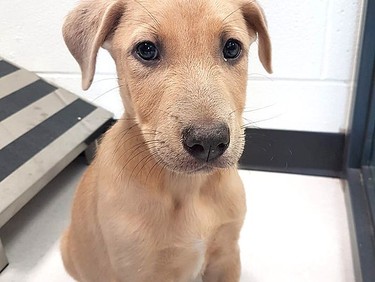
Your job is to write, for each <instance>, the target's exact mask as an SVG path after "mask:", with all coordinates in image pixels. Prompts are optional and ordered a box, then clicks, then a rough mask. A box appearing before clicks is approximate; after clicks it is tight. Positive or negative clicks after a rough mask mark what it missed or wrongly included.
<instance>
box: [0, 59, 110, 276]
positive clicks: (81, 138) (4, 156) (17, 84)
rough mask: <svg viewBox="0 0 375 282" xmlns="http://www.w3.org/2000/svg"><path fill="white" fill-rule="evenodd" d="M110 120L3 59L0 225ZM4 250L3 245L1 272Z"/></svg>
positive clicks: (0, 67)
mask: <svg viewBox="0 0 375 282" xmlns="http://www.w3.org/2000/svg"><path fill="white" fill-rule="evenodd" d="M111 120H112V113H110V112H108V111H106V110H104V109H101V108H98V107H96V106H93V105H92V104H90V103H87V102H85V101H83V100H82V99H80V98H78V97H77V96H75V95H73V94H72V93H70V92H68V91H66V90H63V89H61V88H58V87H56V86H53V85H51V84H49V83H47V82H46V81H44V80H42V79H40V78H39V77H38V76H36V75H35V74H33V73H31V72H29V71H26V70H24V69H20V68H18V67H16V66H14V65H12V64H10V63H9V62H7V61H5V60H4V59H2V58H1V57H0V227H1V226H3V225H4V224H5V223H6V222H7V221H8V220H9V219H10V218H11V217H12V216H13V215H14V214H15V213H16V212H17V211H18V210H20V209H21V208H22V206H24V205H25V204H26V203H27V202H28V201H29V200H30V199H31V198H32V197H33V196H34V195H35V194H36V193H37V192H38V191H40V189H41V188H43V186H45V185H46V184H47V183H48V182H49V181H50V180H51V179H52V178H54V177H55V176H56V175H57V174H58V173H59V172H60V171H61V170H62V169H63V168H65V167H66V166H67V165H68V164H69V163H70V162H71V161H72V160H73V159H74V158H76V157H77V156H78V155H79V154H80V153H81V152H82V151H84V150H85V149H86V148H87V146H88V143H89V141H90V140H91V141H92V140H94V139H95V138H97V137H98V135H100V133H102V132H103V130H104V129H105V128H107V126H108V124H109V122H111ZM1 251H2V246H1V242H0V270H1V268H2V267H1V260H2V258H1V256H2V255H1V253H2V252H1Z"/></svg>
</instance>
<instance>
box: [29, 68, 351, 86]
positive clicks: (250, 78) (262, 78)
mask: <svg viewBox="0 0 375 282" xmlns="http://www.w3.org/2000/svg"><path fill="white" fill-rule="evenodd" d="M35 73H36V74H37V75H41V76H45V77H53V76H60V77H72V78H73V77H74V78H76V77H81V73H79V72H48V71H44V72H39V71H37V72H35ZM95 75H96V76H111V77H116V76H117V75H116V74H115V73H100V72H99V73H96V74H95ZM251 75H258V74H250V76H248V81H268V82H279V81H291V82H319V83H321V82H324V83H339V84H346V85H348V84H351V83H352V81H350V80H340V79H319V78H316V79H315V78H289V77H272V76H270V77H267V76H263V75H260V74H259V76H258V77H257V76H251Z"/></svg>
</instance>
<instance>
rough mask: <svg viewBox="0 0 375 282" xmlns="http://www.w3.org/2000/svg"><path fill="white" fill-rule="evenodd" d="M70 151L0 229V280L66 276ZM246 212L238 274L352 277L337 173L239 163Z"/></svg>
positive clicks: (78, 164)
mask: <svg viewBox="0 0 375 282" xmlns="http://www.w3.org/2000/svg"><path fill="white" fill-rule="evenodd" d="M85 168H86V166H85V165H84V163H83V161H82V159H77V160H76V161H75V162H73V163H72V164H71V165H70V166H69V167H68V168H67V169H65V171H64V172H63V173H62V174H61V175H59V176H58V177H57V178H56V179H55V180H54V181H53V182H52V183H51V184H50V185H49V186H48V187H46V188H45V189H44V190H43V191H42V192H41V193H40V194H39V195H38V196H37V197H36V198H34V199H33V200H32V201H31V202H30V203H29V204H28V205H27V206H26V207H25V208H24V209H23V210H22V211H21V212H20V213H18V214H17V216H16V217H15V218H14V219H13V220H12V221H10V222H9V223H8V224H7V225H6V226H5V227H4V228H2V229H1V230H0V236H1V238H2V239H3V243H4V245H5V248H6V251H7V255H8V258H9V261H10V265H9V266H8V268H7V269H6V270H5V271H4V272H3V273H2V274H0V281H1V282H5V281H6V282H12V281H14V282H44V281H46V282H69V281H72V280H71V279H70V278H69V277H68V276H67V274H66V273H65V271H64V269H63V266H62V262H61V259H60V254H59V250H58V240H59V236H60V234H61V232H62V230H63V229H64V227H65V226H66V225H67V223H68V217H69V209H70V203H71V200H72V195H73V192H74V189H75V185H76V183H77V181H78V180H79V177H80V175H81V174H82V172H83V171H84V170H85ZM241 176H242V178H243V181H244V183H245V186H246V191H247V205H248V213H247V217H246V222H245V224H244V227H243V231H242V234H241V240H240V246H241V256H242V265H243V267H242V268H243V271H242V272H243V273H242V278H241V282H283V281H285V282H293V281H296V282H310V281H311V282H352V281H354V280H355V279H354V271H353V266H352V254H351V248H350V239H349V229H348V223H347V215H346V208H345V203H344V192H343V187H342V183H341V181H340V180H338V179H332V178H322V177H308V176H299V175H287V174H276V173H265V172H254V171H241Z"/></svg>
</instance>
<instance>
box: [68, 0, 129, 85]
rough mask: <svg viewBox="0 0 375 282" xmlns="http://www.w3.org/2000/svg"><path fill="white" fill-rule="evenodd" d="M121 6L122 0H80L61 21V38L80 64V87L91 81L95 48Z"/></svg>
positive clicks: (112, 26)
mask: <svg viewBox="0 0 375 282" xmlns="http://www.w3.org/2000/svg"><path fill="white" fill-rule="evenodd" d="M123 9H124V5H123V3H122V1H117V0H116V1H114V0H94V1H93V0H90V1H88V0H84V1H82V2H81V3H80V4H79V6H78V7H77V8H75V9H74V10H73V11H71V12H70V13H69V15H68V16H67V18H66V20H65V23H64V26H63V36H64V40H65V43H66V45H67V46H68V48H69V51H70V52H71V53H72V55H73V57H74V58H75V59H76V60H77V62H78V63H79V65H80V67H81V71H82V88H83V89H84V90H87V89H88V88H89V87H90V85H91V83H92V80H93V77H94V73H95V63H96V56H97V53H98V50H99V48H100V47H101V46H103V44H104V42H105V41H106V40H108V39H110V37H111V36H112V34H111V33H113V32H114V30H115V28H116V26H117V24H118V23H119V21H120V18H121V16H122V14H123ZM106 45H107V44H106Z"/></svg>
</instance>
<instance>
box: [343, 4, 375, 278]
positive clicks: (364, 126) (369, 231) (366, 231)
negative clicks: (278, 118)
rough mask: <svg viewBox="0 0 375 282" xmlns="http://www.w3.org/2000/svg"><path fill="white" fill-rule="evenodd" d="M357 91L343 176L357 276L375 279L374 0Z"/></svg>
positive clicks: (368, 10)
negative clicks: (374, 159) (373, 165)
mask: <svg viewBox="0 0 375 282" xmlns="http://www.w3.org/2000/svg"><path fill="white" fill-rule="evenodd" d="M364 5H365V6H364V19H363V20H364V22H363V32H362V40H361V42H362V45H361V54H360V61H359V66H358V71H357V80H356V83H357V85H356V93H355V98H354V103H353V109H352V114H351V125H350V129H349V133H348V135H347V142H346V144H347V145H346V158H345V160H346V161H345V163H344V169H343V171H344V172H345V178H346V179H347V182H348V186H347V188H348V191H347V192H348V193H346V194H347V203H348V207H349V209H348V210H349V219H350V225H351V231H352V239H353V241H352V242H353V247H354V248H353V251H354V263H355V271H356V278H357V280H358V281H362V282H370V281H371V282H372V281H375V235H374V230H375V221H374V220H375V193H374V189H375V188H374V183H375V182H374V179H373V175H372V174H371V171H370V168H369V165H370V161H371V156H372V154H373V148H374V137H375V135H374V134H375V131H374V128H375V84H374V80H375V77H374V75H375V1H367V3H366V2H365V3H364Z"/></svg>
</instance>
